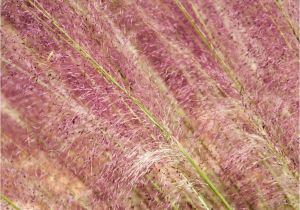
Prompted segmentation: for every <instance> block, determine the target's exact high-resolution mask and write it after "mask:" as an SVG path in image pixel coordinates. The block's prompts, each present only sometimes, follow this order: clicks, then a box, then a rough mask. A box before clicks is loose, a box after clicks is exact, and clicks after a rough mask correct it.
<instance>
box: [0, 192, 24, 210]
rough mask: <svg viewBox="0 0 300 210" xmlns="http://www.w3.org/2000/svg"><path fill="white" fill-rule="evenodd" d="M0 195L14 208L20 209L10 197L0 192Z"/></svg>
mask: <svg viewBox="0 0 300 210" xmlns="http://www.w3.org/2000/svg"><path fill="white" fill-rule="evenodd" d="M0 197H1V199H2V200H4V201H5V202H6V203H7V204H8V205H10V206H11V207H12V208H13V209H15V210H21V209H20V208H19V207H18V206H17V205H16V204H15V203H14V202H13V201H12V200H11V199H10V198H8V197H7V196H6V195H4V194H3V193H1V192H0Z"/></svg>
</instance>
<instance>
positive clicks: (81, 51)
mask: <svg viewBox="0 0 300 210" xmlns="http://www.w3.org/2000/svg"><path fill="white" fill-rule="evenodd" d="M28 2H29V3H30V4H31V5H32V6H33V7H34V8H35V9H36V10H37V11H39V12H40V13H41V14H42V15H43V16H44V17H46V18H47V19H48V20H49V21H51V23H52V24H53V25H54V26H55V27H56V28H57V29H58V31H59V32H60V33H62V34H63V36H64V37H65V41H66V42H67V44H69V45H70V46H71V47H72V48H74V49H75V50H76V51H77V52H78V53H79V54H80V55H81V56H82V57H83V58H85V59H86V60H87V61H88V62H89V63H90V64H91V65H92V67H93V68H95V70H96V71H97V72H98V73H100V74H101V75H102V76H103V77H104V79H105V80H106V81H107V82H108V83H111V84H113V85H114V86H116V87H117V88H118V89H119V90H120V91H121V92H123V93H124V94H125V95H126V96H127V97H128V98H129V99H130V100H131V101H132V102H133V103H134V104H135V105H136V106H137V107H138V108H139V109H140V110H141V111H142V112H143V113H144V114H145V115H146V116H147V118H148V119H149V120H150V122H151V123H153V124H154V125H155V126H156V127H157V128H158V129H159V130H160V131H161V133H162V135H163V136H164V138H165V140H166V141H168V142H175V144H176V146H177V147H178V149H179V151H180V152H181V153H182V154H183V156H184V157H185V158H186V159H187V160H188V162H189V163H190V164H191V165H192V167H193V168H194V170H195V171H196V173H197V175H198V176H199V177H200V178H202V179H203V180H204V181H205V182H206V183H207V185H208V186H209V188H210V189H211V190H212V191H213V192H214V193H215V195H216V196H217V197H218V198H219V199H220V201H221V202H222V204H223V205H224V206H225V207H226V209H229V210H232V209H233V208H232V207H231V206H230V204H229V203H228V201H227V200H226V199H225V197H224V196H223V195H222V194H221V192H219V190H218V189H217V188H216V187H215V185H214V184H213V182H212V181H211V180H210V179H209V177H208V176H207V175H206V174H205V172H204V171H203V170H202V169H201V168H200V167H199V166H198V164H197V163H196V161H195V160H194V159H193V158H192V156H191V155H190V154H189V153H188V151H187V150H186V149H185V148H184V147H183V146H182V144H181V143H180V142H179V141H177V140H176V139H174V137H173V136H172V135H171V133H170V132H169V131H168V130H167V129H166V128H165V127H164V126H163V125H162V124H161V123H160V122H159V121H158V119H156V117H155V116H154V114H153V113H152V112H150V110H148V109H147V108H146V107H145V105H144V104H143V103H142V102H141V101H140V100H139V99H138V98H136V97H134V96H133V95H132V94H131V93H130V92H129V91H128V90H127V89H126V88H124V87H123V86H121V85H120V84H119V83H118V82H117V81H116V80H115V78H114V77H113V76H112V75H111V74H110V73H109V72H107V71H106V70H105V69H104V68H103V67H102V66H101V65H100V64H99V63H98V62H97V61H96V60H95V59H94V58H93V57H92V56H91V55H90V54H89V53H88V52H87V51H86V50H85V49H84V48H83V47H82V46H81V45H80V44H79V43H78V42H76V41H75V40H74V39H73V38H72V37H71V36H70V35H69V34H68V33H67V32H66V31H65V30H64V29H63V28H62V26H60V24H59V23H58V22H57V21H56V20H55V19H54V18H53V17H52V16H51V15H50V14H49V13H48V11H47V10H46V9H44V8H43V6H42V5H41V4H40V3H39V2H38V1H35V0H28Z"/></svg>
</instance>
